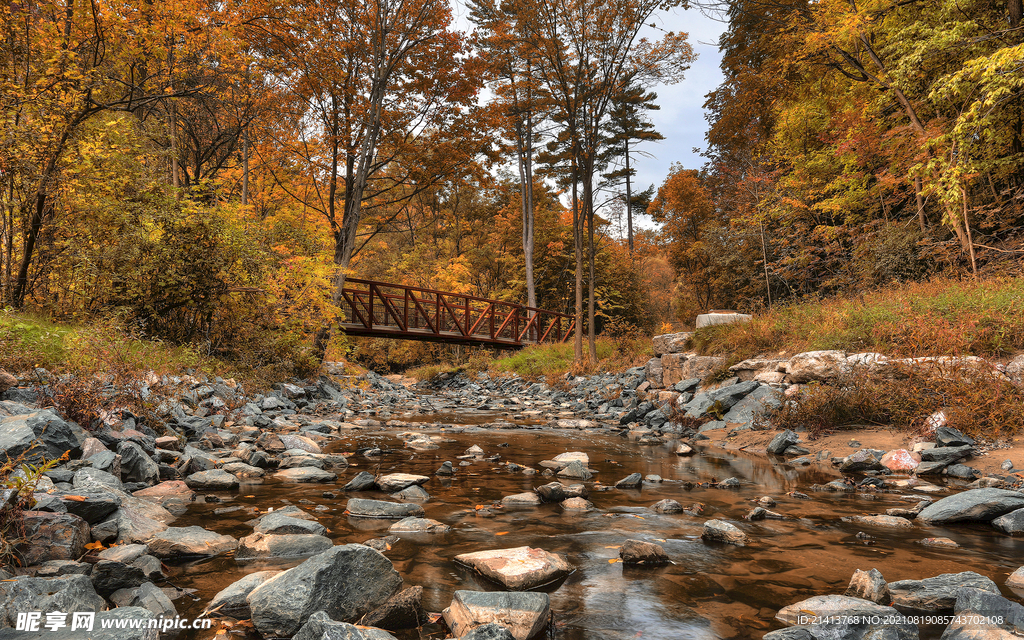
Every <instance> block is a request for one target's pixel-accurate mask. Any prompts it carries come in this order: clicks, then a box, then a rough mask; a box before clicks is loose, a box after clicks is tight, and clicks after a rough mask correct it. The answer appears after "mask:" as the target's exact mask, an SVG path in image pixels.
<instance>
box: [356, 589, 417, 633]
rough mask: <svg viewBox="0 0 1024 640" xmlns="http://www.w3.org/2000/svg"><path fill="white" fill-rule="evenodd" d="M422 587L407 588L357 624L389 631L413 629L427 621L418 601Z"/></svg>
mask: <svg viewBox="0 0 1024 640" xmlns="http://www.w3.org/2000/svg"><path fill="white" fill-rule="evenodd" d="M422 599H423V587H409V588H408V589H403V590H402V591H400V592H398V593H396V594H395V595H393V596H391V598H389V599H388V601H387V602H385V603H384V604H382V605H381V606H379V607H377V608H376V609H374V610H373V611H371V612H370V613H368V614H366V615H365V616H363V617H362V618H360V620H359V624H360V625H363V626H367V627H380V628H381V629H387V630H389V631H398V630H400V629H415V628H417V627H420V626H422V625H423V623H424V622H426V621H427V614H426V612H425V611H424V610H423V605H422V604H421V603H420V601H421V600H422Z"/></svg>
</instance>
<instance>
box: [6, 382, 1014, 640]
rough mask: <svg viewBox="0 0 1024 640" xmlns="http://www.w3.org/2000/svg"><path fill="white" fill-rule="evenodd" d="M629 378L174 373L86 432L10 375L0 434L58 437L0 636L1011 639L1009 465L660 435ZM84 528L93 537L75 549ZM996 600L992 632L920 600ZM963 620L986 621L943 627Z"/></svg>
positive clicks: (735, 398) (786, 438)
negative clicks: (825, 619)
mask: <svg viewBox="0 0 1024 640" xmlns="http://www.w3.org/2000/svg"><path fill="white" fill-rule="evenodd" d="M646 381H648V378H647V375H646V372H645V371H644V370H642V369H641V370H632V371H629V372H625V373H623V374H619V375H606V376H597V377H594V378H588V379H577V380H572V381H567V382H568V384H564V385H563V386H562V387H561V388H552V387H549V386H547V385H543V384H536V383H529V382H525V381H522V380H517V379H504V380H495V379H490V378H486V377H483V378H479V379H476V380H468V379H465V378H462V377H451V378H448V379H445V380H442V381H440V382H439V383H435V384H433V385H430V386H426V385H424V386H422V387H421V388H406V387H403V386H401V385H397V384H394V383H392V382H390V381H388V380H385V379H383V378H381V377H379V376H376V375H373V374H370V375H368V376H365V377H361V378H352V379H341V380H337V381H332V380H330V379H327V378H324V379H321V380H318V381H314V382H312V383H310V384H306V385H291V384H289V385H281V388H280V389H279V390H277V391H275V392H273V393H271V394H267V395H264V396H253V397H249V396H246V395H245V394H244V392H243V391H242V390H241V389H239V388H237V387H232V386H231V385H230V384H229V383H225V382H224V381H216V380H182V381H180V385H179V389H184V391H183V392H182V393H180V394H178V395H176V396H174V397H171V396H168V398H167V400H166V401H165V403H164V406H163V419H162V420H161V423H160V424H147V422H146V421H145V420H143V419H141V418H139V417H137V416H132V415H129V414H127V413H122V414H120V415H119V416H117V417H116V418H115V419H111V420H109V424H107V425H106V426H105V427H103V428H101V429H99V430H96V431H94V432H92V433H91V434H90V433H85V432H82V431H81V430H80V429H79V428H78V427H77V425H74V424H73V423H69V422H67V421H64V420H63V419H62V418H61V417H60V416H59V415H57V414H56V413H53V412H52V411H48V410H39V409H38V408H37V407H33V406H31V405H29V404H26V403H27V402H31V400H32V397H31V393H32V390H31V389H30V388H28V387H27V386H26V387H23V388H20V389H16V390H14V391H15V393H14V395H13V396H12V395H10V392H8V394H9V395H8V396H7V397H9V398H11V397H13V398H16V400H15V399H11V400H6V401H3V402H0V410H2V411H3V413H4V415H6V416H7V417H5V418H3V419H2V422H0V449H3V450H4V451H6V452H8V453H9V454H12V455H13V454H17V453H18V452H19V448H27V447H29V446H36V447H37V448H39V449H41V450H46V451H48V452H50V454H51V455H52V454H53V453H55V452H57V450H58V449H61V448H66V449H71V450H72V459H71V460H69V461H68V462H66V463H64V464H62V465H61V466H59V467H57V468H56V469H54V470H52V471H50V472H48V473H47V477H46V478H45V479H44V481H43V482H41V483H40V485H39V486H38V487H37V494H36V496H35V497H36V506H35V510H34V511H31V512H28V513H27V514H26V518H25V523H26V537H27V539H28V541H27V542H26V543H23V544H21V545H20V547H19V553H20V554H21V561H22V563H23V565H24V566H22V567H19V568H17V569H16V570H14V571H13V572H12V573H14V574H18V575H15V576H13V577H11V578H8V579H7V580H6V581H3V582H0V603H2V607H0V608H2V609H3V611H4V614H5V615H4V617H3V619H2V620H0V627H8V629H3V628H0V637H11V638H15V637H17V638H27V637H33V636H32V635H31V634H30V633H29V632H25V631H14V630H13V629H9V627H14V626H16V625H17V622H18V621H17V614H18V613H19V612H23V611H29V610H37V611H44V612H45V610H46V608H47V607H56V606H58V605H57V604H55V603H57V602H59V603H60V605H59V606H61V607H65V609H61V610H67V609H68V608H70V607H72V606H74V607H80V608H82V609H83V610H93V611H102V610H105V609H108V610H109V611H108V612H106V613H101V614H100V615H105V616H111V615H134V616H142V617H159V616H164V617H167V616H174V615H177V616H181V617H183V618H195V617H199V616H203V615H209V616H210V617H213V618H216V619H217V620H218V624H217V625H214V627H213V628H212V629H208V630H186V631H181V632H179V633H178V636H179V637H182V638H210V637H213V636H214V635H215V634H221V635H231V636H235V637H245V636H252V637H260V636H262V637H298V638H325V637H332V638H333V637H351V638H358V637H366V638H371V637H372V638H381V639H383V638H387V637H392V636H393V637H398V638H400V639H402V640H404V639H406V638H410V639H411V638H419V637H436V638H443V637H448V636H450V635H451V634H455V635H457V636H459V637H469V638H481V637H495V638H498V637H516V638H519V640H525V639H526V638H527V637H529V636H530V635H535V634H539V633H544V634H548V635H549V636H550V637H555V638H566V639H574V640H575V639H583V638H588V639H589V638H626V637H629V638H634V637H654V638H666V639H668V638H761V637H765V635H766V634H769V637H771V638H778V637H784V638H819V637H820V638H824V637H830V638H868V637H872V638H881V637H886V638H889V637H892V638H897V637H899V638H904V637H905V638H939V637H943V638H967V637H1009V636H1005V635H998V634H1000V633H1003V634H1006V633H1011V632H1012V630H1014V629H1015V627H1014V626H1013V625H1014V624H1016V623H1014V622H1012V620H1013V619H1014V616H1015V615H1016V614H1014V611H1017V609H1015V608H1014V607H1016V606H1017V605H1015V604H1014V603H1015V602H1016V601H1017V599H1018V597H1017V595H1016V594H1015V592H1014V591H1013V590H1012V586H1010V585H1012V584H1016V583H1015V581H1014V580H1012V579H1011V580H1010V585H1008V584H1007V580H1008V578H1009V577H1010V576H1011V574H1013V572H1014V571H1015V570H1016V569H1017V568H1018V567H1019V566H1020V564H1022V563H1021V560H1020V558H1021V557H1024V556H1022V552H1024V541H1022V540H1020V539H1018V538H1015V537H1013V535H1012V533H1015V532H1016V531H1017V529H1016V525H1015V524H1014V523H1015V522H1016V519H1017V515H1016V512H1017V510H1018V509H1021V508H1022V507H1024V494H1022V493H1019V492H1017V491H1015V490H1012V487H1014V486H1015V480H1014V477H1015V476H1014V475H1013V473H1014V470H1013V469H1009V470H1008V471H1007V472H1006V473H1005V474H1004V475H1003V476H1002V477H999V478H996V477H990V478H980V479H977V478H974V476H973V475H972V476H971V477H970V478H966V479H957V478H956V477H955V475H954V476H950V475H946V476H941V475H939V476H935V477H930V478H928V480H927V481H925V480H924V479H918V478H917V477H916V476H914V475H912V474H910V473H899V472H898V473H892V472H889V471H888V470H887V469H888V468H887V467H886V466H885V465H884V464H882V458H884V457H885V455H884V454H885V453H887V452H881V451H878V452H875V451H872V450H870V449H863V450H862V449H859V448H854V447H851V448H850V449H851V450H850V451H848V452H843V454H842V455H838V452H836V453H837V455H835V456H807V455H803V452H802V451H801V442H800V441H799V438H800V434H780V435H779V437H778V438H775V439H773V441H772V442H771V443H769V444H768V446H767V447H766V448H767V449H770V450H772V451H775V452H776V453H777V454H778V455H772V454H767V453H765V452H764V451H763V450H761V451H737V450H731V449H728V448H724V447H722V446H720V442H719V441H717V440H708V439H707V437H708V436H707V435H704V439H700V438H699V437H697V436H698V434H696V433H694V432H693V431H692V430H687V429H684V428H682V427H679V426H678V425H674V424H673V423H672V422H671V420H669V419H668V418H669V417H670V416H671V413H670V412H668V411H663V409H664V407H662V408H658V405H657V402H656V400H657V397H656V396H653V397H652V396H650V395H647V394H644V392H643V390H640V391H637V389H638V387H640V386H642V385H643V383H644V382H646ZM683 386H689V387H690V388H689V389H688V390H686V391H675V392H674V393H678V394H680V395H678V396H674V397H673V398H672V399H671V400H670V402H678V401H679V398H680V397H682V394H684V393H685V394H690V396H691V397H690V399H689V400H687V404H690V407H689V408H688V409H687V411H692V412H694V413H699V414H704V413H706V410H707V409H709V408H714V411H717V412H721V411H723V405H726V404H728V405H729V406H727V407H724V410H725V411H727V412H730V411H731V412H733V417H739V418H742V417H744V416H746V415H750V414H752V413H753V410H754V405H753V402H746V401H747V399H748V398H750V397H751V396H752V395H753V394H756V395H754V397H755V398H756V399H757V400H758V402H761V401H763V400H764V399H765V398H768V399H769V401H771V400H770V398H772V397H781V393H780V390H779V389H777V388H776V387H773V386H770V385H769V384H767V383H765V384H762V383H759V382H757V381H739V380H736V381H726V383H725V384H722V385H720V386H719V387H718V388H716V389H710V388H702V387H701V386H700V385H699V384H696V385H691V383H689V382H687V383H686V384H685V385H683ZM730 387H732V388H731V389H730ZM214 399H219V400H220V401H221V402H223V403H224V404H225V406H237V407H239V408H238V409H237V410H234V411H228V410H226V409H223V408H220V407H217V404H218V403H217V402H215V401H213V400H214ZM17 400H21V402H18V401H17ZM645 403H649V404H650V407H644V404H645ZM691 403H692V404H691ZM701 407H704V408H703V409H702V408H701ZM737 408H738V409H737ZM734 409H737V410H736V411H733V410H734ZM659 413H660V415H653V417H649V416H652V414H659ZM663 418H665V419H664V420H663ZM730 424H733V423H730ZM740 424H741V426H742V425H746V426H745V429H746V430H749V429H750V428H752V427H753V426H754V425H753V424H751V423H740ZM719 428H721V427H719ZM158 429H159V430H158ZM735 429H736V427H735V426H730V427H729V430H735ZM745 429H740V431H744V430H745ZM707 433H714V429H711V430H705V434H707ZM947 435H949V436H950V437H954V438H955V437H956V436H955V434H943V437H946V436H947ZM936 444H937V445H943V444H950V443H944V442H937V443H936ZM956 446H966V447H967V450H958V452H956V455H955V456H954V455H953V454H950V462H949V464H950V465H952V464H959V463H962V462H969V460H970V456H971V454H972V451H975V449H973V448H972V445H968V444H956V445H955V446H954V447H953V448H955V447H956ZM935 448H950V447H942V446H937V447H935ZM51 450H52V451H51ZM832 458H835V460H833V459H832ZM891 459H892V457H891V456H890V459H889V460H887V461H886V462H891ZM943 459H945V458H943ZM969 482H970V483H971V484H969ZM1007 487H1010V488H1007ZM9 497H10V496H9V495H7V496H5V499H7V498H9ZM997 518H1002V519H1003V521H1004V522H1006V524H1005V526H1002V527H1000V526H999V525H996V526H993V525H992V521H994V520H996V519H997ZM95 542H100V543H102V545H103V546H104V547H109V548H105V549H100V548H92V549H87V548H86V547H85V545H86V544H87V543H95ZM91 546H92V547H97V546H98V545H95V544H91ZM858 570H860V571H863V572H865V573H864V574H859V573H858V574H856V575H855V572H856V571H858ZM871 570H876V571H874V572H871ZM851 579H853V582H854V584H853V585H852V586H851V584H850V583H851ZM929 580H930V581H929ZM524 590H527V591H524ZM847 592H849V596H848V597H847V599H845V600H843V599H840V598H839V596H841V595H842V594H844V593H847ZM979 592H980V593H979ZM55 593H56V594H61V595H59V597H58V596H55V595H54V594H55ZM809 598H815V599H813V600H808V599H809ZM851 598H852V599H851ZM891 605H892V606H895V607H897V608H896V609H889V608H888V607H890V606H891ZM787 607H789V608H788V609H787ZM979 609H983V610H984V611H977V610H979ZM74 610H78V609H74ZM996 610H999V611H1003V612H1004V613H1005V615H1004V616H1003V619H1004V621H1007V622H1005V623H1004V624H1003V625H1002V627H1000V628H999V630H996V629H983V628H982V627H980V626H977V627H976V628H967V629H960V630H958V629H955V628H952V627H949V628H947V622H946V621H940V619H939V618H938V617H936V616H938V615H948V614H952V613H953V612H955V611H964V612H966V611H974V612H975V613H979V614H986V613H991V612H993V611H996ZM890 611H891V612H893V613H895V612H897V611H899V612H903V613H914V612H917V613H924V614H931V615H932V617H931V618H922V619H921V621H920V623H918V622H917V621H916V620H915V621H910V622H907V621H906V620H904V621H903V622H900V623H899V624H898V625H897V624H889V627H891V628H886V629H880V628H873V627H871V625H870V624H868V625H867V626H865V625H860V626H856V625H854V626H851V625H849V624H847V625H846V627H844V628H840V627H838V626H836V625H832V626H829V627H828V628H816V627H814V625H813V624H803V625H801V624H798V623H800V622H802V621H804V622H806V621H807V620H806V619H801V618H800V615H803V616H805V618H806V617H807V616H809V615H810V616H813V615H815V614H818V615H826V614H836V613H839V614H842V613H844V612H845V613H851V612H852V613H856V612H862V613H863V612H868V613H871V612H874V614H878V615H881V613H880V612H882V613H889V612H890ZM794 612H797V613H794ZM800 612H802V613H800ZM797 614H799V615H797ZM874 614H873V615H874ZM908 620H909V619H908ZM491 621H494V622H496V623H498V626H488V625H487V624H486V623H488V622H491ZM348 622H351V623H361V624H362V625H363V627H370V628H372V629H371V630H367V629H366V628H357V627H348V626H344V624H342V623H348ZM890 623H891V620H890ZM880 624H882V623H880ZM883 626H885V625H884V624H883ZM819 627H820V625H819ZM380 628H383V629H386V630H387V631H383V630H381V631H378V630H376V629H380ZM1019 628H1020V629H1024V626H1022V627H1019ZM880 633H884V634H886V635H877V634H880ZM979 633H986V634H996V635H964V634H979ZM147 634H148V635H147ZM386 634H391V635H390V636H389V635H386ZM505 634H509V635H508V636H506V635H505ZM871 634H876V635H871ZM893 634H895V635H893ZM943 634H945V635H943ZM956 634H961V635H956ZM37 637H40V638H44V637H45V638H56V637H60V632H58V631H40V632H39V634H37ZM68 637H82V636H81V635H79V636H74V635H70V632H68ZM97 637H99V636H97ZM102 637H107V636H102ZM118 637H124V638H129V637H131V638H136V637H140V638H141V637H146V638H153V637H155V636H154V635H153V634H152V633H151V632H150V631H140V630H134V631H133V630H123V631H121V632H120V635H119V636H118Z"/></svg>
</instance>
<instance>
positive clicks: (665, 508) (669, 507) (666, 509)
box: [651, 498, 683, 513]
mask: <svg viewBox="0 0 1024 640" xmlns="http://www.w3.org/2000/svg"><path fill="white" fill-rule="evenodd" d="M651 509H652V510H653V511H654V512H656V513H682V512H683V505H681V504H679V503H678V502H676V501H675V500H671V499H669V498H666V499H664V500H659V501H657V502H655V503H654V504H652V505H651Z"/></svg>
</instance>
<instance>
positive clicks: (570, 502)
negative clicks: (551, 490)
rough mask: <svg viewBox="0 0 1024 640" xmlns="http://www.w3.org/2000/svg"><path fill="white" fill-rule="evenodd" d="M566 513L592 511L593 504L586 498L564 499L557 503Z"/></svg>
mask: <svg viewBox="0 0 1024 640" xmlns="http://www.w3.org/2000/svg"><path fill="white" fill-rule="evenodd" d="M558 506H560V507H562V509H565V510H566V511H593V510H594V503H593V502H591V501H590V500H587V499H586V498H566V499H565V500H562V501H561V502H559V503H558Z"/></svg>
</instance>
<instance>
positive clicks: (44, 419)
mask: <svg viewBox="0 0 1024 640" xmlns="http://www.w3.org/2000/svg"><path fill="white" fill-rule="evenodd" d="M86 437H88V436H86V433H85V431H84V430H83V429H82V428H81V427H79V426H78V425H76V424H75V423H73V422H68V421H66V420H64V419H63V418H61V417H60V416H59V415H57V413H56V412H55V411H53V410H52V409H43V410H41V411H34V412H32V413H26V414H23V415H17V416H11V417H8V418H3V419H0V457H3V456H6V457H8V458H10V459H12V460H14V459H16V458H18V457H19V456H21V455H23V454H24V455H25V459H26V460H28V461H30V462H40V461H42V459H43V458H46V459H51V460H52V459H54V458H59V457H61V456H62V455H64V453H65V452H69V451H70V452H71V456H72V457H78V456H81V455H82V443H84V442H85V439H86Z"/></svg>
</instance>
